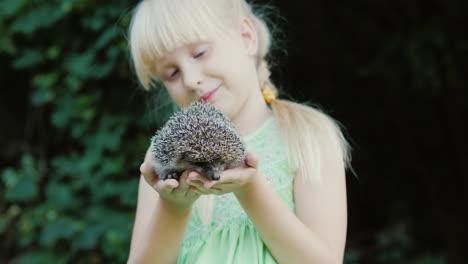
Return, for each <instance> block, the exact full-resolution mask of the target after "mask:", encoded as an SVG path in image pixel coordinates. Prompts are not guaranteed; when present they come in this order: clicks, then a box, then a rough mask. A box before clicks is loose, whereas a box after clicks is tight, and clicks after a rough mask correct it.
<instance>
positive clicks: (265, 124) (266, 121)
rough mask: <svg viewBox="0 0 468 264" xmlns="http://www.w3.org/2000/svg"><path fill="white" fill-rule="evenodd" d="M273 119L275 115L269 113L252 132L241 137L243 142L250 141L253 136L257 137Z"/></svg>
mask: <svg viewBox="0 0 468 264" xmlns="http://www.w3.org/2000/svg"><path fill="white" fill-rule="evenodd" d="M274 119H275V115H273V114H272V115H270V116H269V117H268V118H267V120H265V121H264V122H263V124H262V125H261V126H260V127H258V128H257V129H255V130H254V131H253V132H251V133H249V134H248V135H246V136H244V137H243V139H244V141H245V142H247V141H251V140H252V139H254V138H255V137H257V136H258V135H259V134H260V133H262V132H263V131H264V130H265V128H266V127H268V125H269V124H270V123H271V122H273V120H274Z"/></svg>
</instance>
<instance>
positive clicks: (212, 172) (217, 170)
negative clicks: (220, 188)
mask: <svg viewBox="0 0 468 264" xmlns="http://www.w3.org/2000/svg"><path fill="white" fill-rule="evenodd" d="M224 167H225V166H224V164H222V163H217V162H215V163H211V164H209V165H208V166H207V167H205V168H204V170H203V172H202V174H203V176H205V177H206V178H208V179H211V180H213V181H217V180H219V179H220V178H221V173H222V172H223V171H224Z"/></svg>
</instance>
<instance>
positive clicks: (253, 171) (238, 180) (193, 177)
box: [187, 152, 260, 195]
mask: <svg viewBox="0 0 468 264" xmlns="http://www.w3.org/2000/svg"><path fill="white" fill-rule="evenodd" d="M259 174H260V172H259V170H258V155H257V154H255V153H253V152H247V153H246V157H245V166H244V167H241V168H234V169H229V170H225V171H224V172H222V173H221V177H220V179H219V180H218V181H213V180H210V179H207V178H205V177H203V176H202V175H201V174H199V173H196V172H193V173H191V174H190V175H189V176H188V180H187V183H188V184H189V185H191V186H194V187H195V188H196V189H197V190H198V192H199V193H201V194H216V195H221V194H225V193H230V192H234V193H236V192H239V191H242V190H243V189H244V188H245V187H247V186H249V185H250V184H251V183H252V182H254V180H255V179H256V178H258V177H259Z"/></svg>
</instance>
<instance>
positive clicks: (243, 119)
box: [232, 97, 273, 137]
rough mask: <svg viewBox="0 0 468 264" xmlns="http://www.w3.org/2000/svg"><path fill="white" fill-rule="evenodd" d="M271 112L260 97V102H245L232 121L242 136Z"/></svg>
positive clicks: (254, 128)
mask: <svg viewBox="0 0 468 264" xmlns="http://www.w3.org/2000/svg"><path fill="white" fill-rule="evenodd" d="M272 114H273V111H272V110H271V109H270V108H269V107H268V105H267V104H266V103H265V101H263V97H262V101H261V103H257V104H249V103H247V104H245V107H243V108H242V109H241V111H240V112H239V113H238V114H237V116H236V117H235V119H233V120H232V121H233V123H234V126H235V127H236V129H237V131H238V132H239V133H240V135H241V136H243V137H244V136H246V135H248V134H250V133H252V132H254V131H255V130H256V129H257V128H259V127H260V126H261V125H262V124H263V123H264V122H265V121H266V120H267V119H268V118H269V117H270V116H271V115H272Z"/></svg>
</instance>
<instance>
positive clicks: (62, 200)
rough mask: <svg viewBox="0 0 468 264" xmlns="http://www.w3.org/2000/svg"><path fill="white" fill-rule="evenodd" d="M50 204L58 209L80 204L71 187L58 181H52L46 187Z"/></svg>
mask: <svg viewBox="0 0 468 264" xmlns="http://www.w3.org/2000/svg"><path fill="white" fill-rule="evenodd" d="M46 195H47V199H48V200H49V203H50V206H53V207H54V208H58V209H72V208H75V207H76V206H77V205H78V199H77V198H76V197H74V195H73V193H72V191H71V190H70V187H69V186H67V185H65V184H60V183H58V182H50V183H49V184H48V185H47V189H46Z"/></svg>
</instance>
